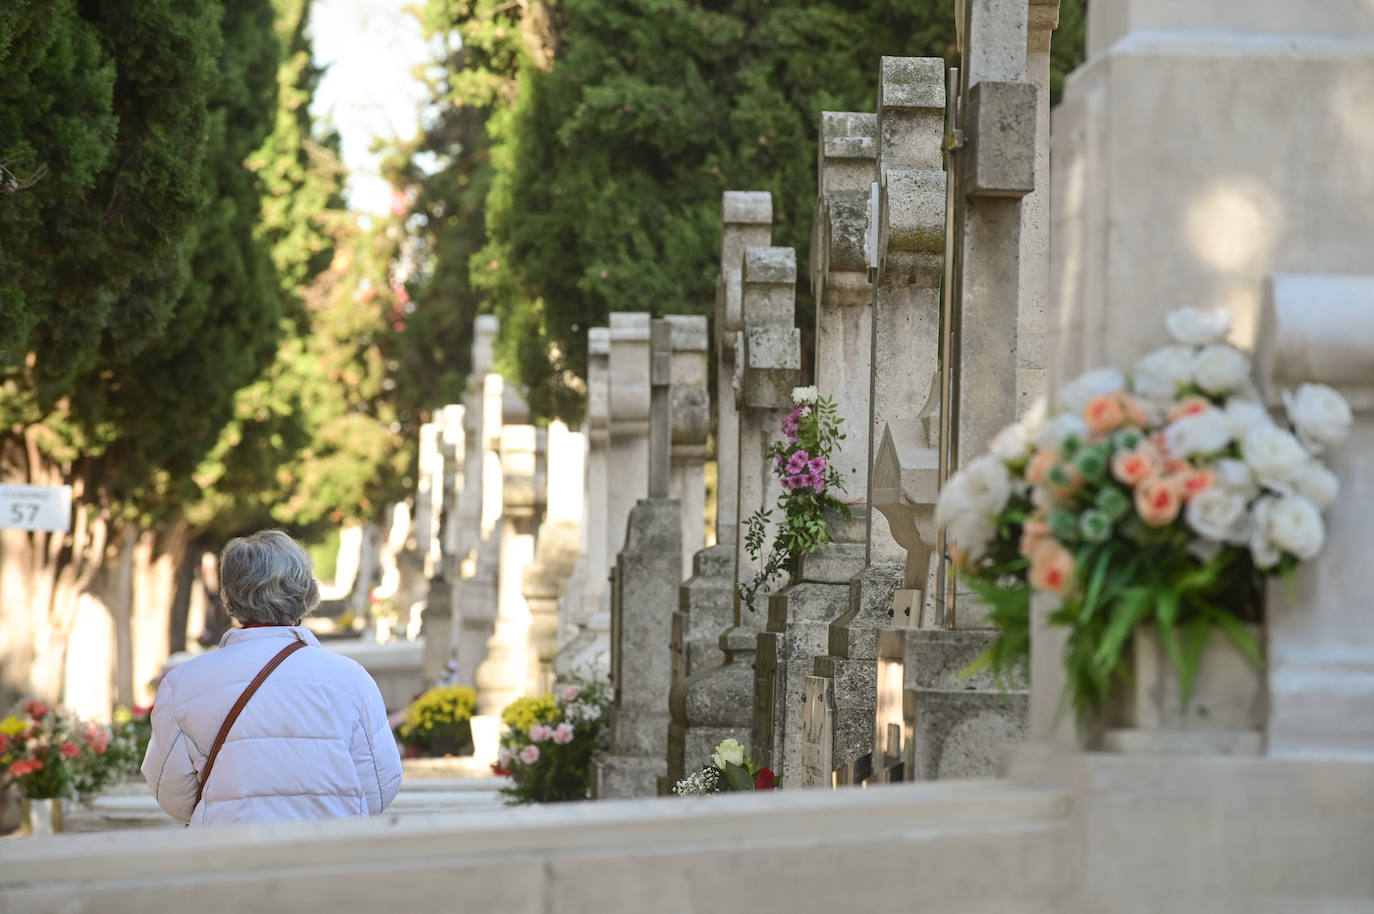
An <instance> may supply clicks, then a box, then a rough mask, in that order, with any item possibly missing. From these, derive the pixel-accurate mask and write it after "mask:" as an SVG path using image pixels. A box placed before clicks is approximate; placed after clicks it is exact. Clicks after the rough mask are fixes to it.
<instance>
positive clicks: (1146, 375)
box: [1131, 346, 1193, 400]
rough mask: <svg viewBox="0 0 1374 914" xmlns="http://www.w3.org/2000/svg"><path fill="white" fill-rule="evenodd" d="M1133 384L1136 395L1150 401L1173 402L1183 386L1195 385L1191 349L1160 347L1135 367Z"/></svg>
mask: <svg viewBox="0 0 1374 914" xmlns="http://www.w3.org/2000/svg"><path fill="white" fill-rule="evenodd" d="M1131 381H1132V388H1133V389H1134V390H1135V392H1136V393H1137V394H1139V395H1140V396H1142V397H1144V398H1145V399H1147V400H1172V399H1173V398H1174V396H1175V395H1176V394H1177V393H1178V387H1179V385H1180V384H1191V383H1192V382H1193V350H1192V347H1190V346H1161V347H1159V348H1158V349H1156V350H1155V351H1154V352H1151V353H1149V354H1148V355H1145V356H1143V357H1142V358H1140V359H1139V360H1138V361H1137V362H1136V363H1135V367H1134V369H1133V370H1132V372H1131Z"/></svg>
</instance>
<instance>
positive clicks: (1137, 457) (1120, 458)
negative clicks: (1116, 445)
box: [1112, 450, 1159, 486]
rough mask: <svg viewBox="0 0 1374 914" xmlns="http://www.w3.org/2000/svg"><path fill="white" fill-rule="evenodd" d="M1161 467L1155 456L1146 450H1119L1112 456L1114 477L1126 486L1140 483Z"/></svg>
mask: <svg viewBox="0 0 1374 914" xmlns="http://www.w3.org/2000/svg"><path fill="white" fill-rule="evenodd" d="M1158 467H1159V461H1158V460H1157V459H1156V458H1155V456H1154V455H1153V454H1151V453H1149V452H1148V451H1145V450H1136V451H1117V452H1116V454H1114V455H1113V456H1112V477H1113V478H1114V479H1116V481H1117V482H1119V483H1121V484H1122V485H1126V486H1134V485H1139V484H1140V483H1142V482H1144V481H1145V480H1147V479H1149V478H1150V477H1151V476H1152V475H1154V472H1155V470H1156V469H1158Z"/></svg>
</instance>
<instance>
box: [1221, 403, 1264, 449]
mask: <svg viewBox="0 0 1374 914" xmlns="http://www.w3.org/2000/svg"><path fill="white" fill-rule="evenodd" d="M1226 424H1227V425H1228V426H1229V427H1230V429H1231V437H1232V438H1235V439H1236V440H1237V441H1240V440H1241V439H1243V438H1244V437H1245V433H1246V432H1248V431H1250V429H1252V428H1260V427H1262V426H1268V425H1273V424H1274V420H1273V419H1271V418H1270V417H1269V410H1267V409H1265V408H1264V404H1263V403H1260V402H1259V401H1258V400H1247V399H1245V398H1244V397H1232V398H1231V399H1229V400H1227V401H1226Z"/></svg>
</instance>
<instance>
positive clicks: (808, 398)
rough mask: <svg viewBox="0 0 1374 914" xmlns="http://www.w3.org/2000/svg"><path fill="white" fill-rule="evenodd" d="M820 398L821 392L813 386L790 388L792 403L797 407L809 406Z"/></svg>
mask: <svg viewBox="0 0 1374 914" xmlns="http://www.w3.org/2000/svg"><path fill="white" fill-rule="evenodd" d="M820 398H821V392H820V391H819V390H817V389H816V386H815V385H814V384H813V385H811V386H810V387H794V388H792V402H793V403H795V404H797V405H798V406H810V405H811V404H812V403H815V402H816V401H817V400H819V399H820Z"/></svg>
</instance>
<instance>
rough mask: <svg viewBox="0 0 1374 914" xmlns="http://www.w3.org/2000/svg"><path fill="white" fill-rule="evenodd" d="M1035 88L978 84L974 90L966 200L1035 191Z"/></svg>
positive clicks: (964, 188)
mask: <svg viewBox="0 0 1374 914" xmlns="http://www.w3.org/2000/svg"><path fill="white" fill-rule="evenodd" d="M1035 91H1036V90H1035V86H1033V85H1031V84H1030V83H1025V82H1010V83H999V82H989V81H986V80H984V81H983V82H978V83H974V84H973V86H972V87H971V88H970V90H969V108H968V114H967V117H968V124H969V128H968V129H969V141H968V147H967V149H966V151H965V157H964V162H965V165H966V170H965V171H964V172H963V187H962V190H963V192H964V194H965V195H966V196H977V197H1024V196H1025V195H1026V194H1028V193H1030V192H1031V191H1032V190H1034V189H1035V156H1034V153H1033V150H1034V149H1035Z"/></svg>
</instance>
